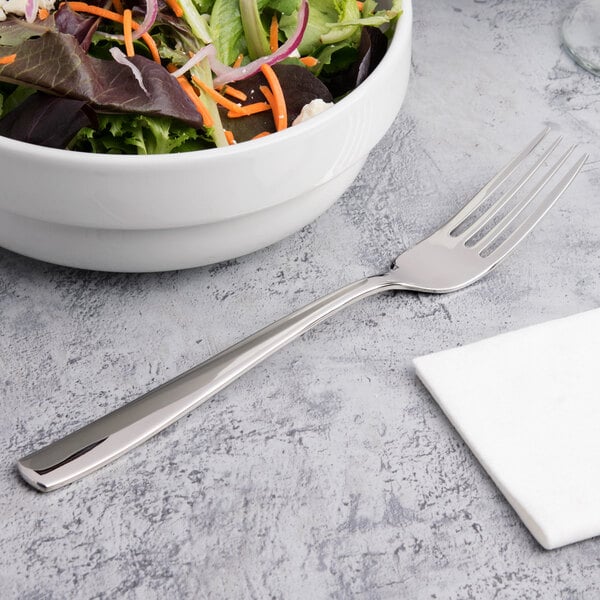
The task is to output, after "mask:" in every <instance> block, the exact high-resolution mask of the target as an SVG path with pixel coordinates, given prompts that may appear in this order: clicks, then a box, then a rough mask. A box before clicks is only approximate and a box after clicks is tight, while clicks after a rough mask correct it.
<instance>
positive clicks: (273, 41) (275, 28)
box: [269, 15, 279, 52]
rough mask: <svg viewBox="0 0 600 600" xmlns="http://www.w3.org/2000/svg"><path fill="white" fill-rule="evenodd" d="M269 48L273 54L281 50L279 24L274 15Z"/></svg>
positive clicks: (270, 28) (270, 29)
mask: <svg viewBox="0 0 600 600" xmlns="http://www.w3.org/2000/svg"><path fill="white" fill-rule="evenodd" d="M269 47H270V48H271V52H275V51H276V50H277V48H279V23H278V22H277V17H276V16H275V15H273V18H272V19H271V27H269Z"/></svg>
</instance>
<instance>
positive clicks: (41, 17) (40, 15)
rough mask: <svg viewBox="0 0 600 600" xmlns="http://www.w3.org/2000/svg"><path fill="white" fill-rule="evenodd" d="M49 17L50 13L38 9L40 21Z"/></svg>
mask: <svg viewBox="0 0 600 600" xmlns="http://www.w3.org/2000/svg"><path fill="white" fill-rule="evenodd" d="M49 15H50V13H49V12H48V11H47V10H46V9H45V8H40V9H38V19H39V20H40V21H43V20H44V19H47V18H48V16H49Z"/></svg>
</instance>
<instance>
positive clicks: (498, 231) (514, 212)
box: [472, 146, 575, 253]
mask: <svg viewBox="0 0 600 600" xmlns="http://www.w3.org/2000/svg"><path fill="white" fill-rule="evenodd" d="M573 150H575V146H571V147H570V148H569V149H568V150H567V151H566V152H565V153H564V154H563V155H562V156H561V157H560V158H559V159H558V161H557V162H556V163H555V164H554V165H553V166H552V167H551V168H550V170H549V171H548V172H547V173H546V174H545V175H544V177H543V178H542V179H541V180H540V181H539V182H538V183H537V185H536V186H535V187H534V188H533V190H531V192H530V193H529V194H528V195H527V196H526V197H525V198H523V199H522V200H521V201H520V202H518V203H517V204H516V205H515V206H514V207H513V208H512V209H511V210H510V211H509V212H508V213H507V214H506V215H505V216H504V217H503V218H502V219H501V220H500V221H499V222H498V223H497V224H496V225H495V226H494V227H492V229H490V230H489V231H488V232H487V233H486V234H485V235H484V236H483V237H482V238H481V239H480V240H479V241H478V242H477V243H476V244H473V246H472V247H473V248H474V249H475V250H478V251H479V252H480V253H481V252H485V251H486V249H487V248H489V247H490V246H491V245H492V244H493V243H494V242H495V241H496V240H497V239H498V237H499V236H500V235H502V233H504V232H505V231H506V230H507V229H508V227H510V225H511V224H512V223H513V222H514V220H515V219H516V218H517V217H518V216H519V215H520V214H521V213H522V212H523V211H524V210H525V209H526V208H527V207H528V206H529V205H530V204H531V203H532V202H533V200H534V199H535V198H536V197H537V195H538V194H539V193H540V192H541V191H542V189H544V187H545V186H546V184H547V183H548V182H549V181H550V180H551V179H552V177H554V175H555V174H556V173H557V171H558V170H559V169H560V168H561V167H562V166H563V164H564V163H565V161H566V160H567V158H569V156H571V154H572V153H573Z"/></svg>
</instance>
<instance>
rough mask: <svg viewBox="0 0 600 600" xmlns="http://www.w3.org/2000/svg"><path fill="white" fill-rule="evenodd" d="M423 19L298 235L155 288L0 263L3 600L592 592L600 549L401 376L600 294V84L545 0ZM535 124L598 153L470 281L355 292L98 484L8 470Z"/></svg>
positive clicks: (414, 228)
mask: <svg viewBox="0 0 600 600" xmlns="http://www.w3.org/2000/svg"><path fill="white" fill-rule="evenodd" d="M415 4H416V5H415V9H414V11H415V23H414V59H413V63H414V64H413V72H412V80H411V83H410V88H409V92H408V96H407V98H406V102H405V105H404V108H403V110H402V113H401V114H400V115H399V116H398V119H397V120H396V122H395V124H394V126H393V128H392V129H391V131H390V132H389V134H388V135H387V136H386V137H385V139H384V140H383V141H382V142H381V144H379V146H378V147H377V148H376V149H375V150H374V152H373V153H372V155H371V156H370V158H369V160H368V161H367V164H366V166H365V168H364V170H363V171H362V173H361V174H360V176H359V177H358V179H357V181H356V182H355V184H354V185H353V187H352V188H351V189H350V190H349V191H348V192H347V193H346V194H345V195H344V197H343V198H342V199H341V200H340V201H339V202H338V203H336V204H335V205H334V207H333V208H331V209H330V210H329V212H327V213H326V214H325V215H323V216H322V217H321V218H320V219H318V220H317V221H316V222H315V223H313V224H311V225H310V226H308V227H306V228H304V229H303V230H302V231H300V232H299V233H297V234H296V235H293V236H292V237H290V238H288V239H286V240H285V241H283V242H281V243H279V244H277V245H275V246H273V247H271V248H268V249H265V250H263V251H261V252H257V253H255V254H253V255H251V256H246V257H243V258H240V259H238V260H235V261H231V262H229V263H227V264H222V265H218V266H214V267H207V268H200V269H194V270H189V271H184V272H174V273H164V274H150V275H119V274H102V273H92V272H84V271H76V270H71V269H67V268H62V267H55V266H51V265H48V264H44V263H41V262H36V261H33V260H29V259H27V258H23V257H20V256H17V255H15V254H12V253H10V252H7V251H0V331H1V336H0V361H1V362H0V389H1V396H0V407H1V410H2V422H1V426H0V453H1V457H2V460H1V461H0V465H1V467H0V515H2V517H1V518H2V527H1V529H0V589H1V592H0V596H1V597H2V598H3V600H8V599H19V600H25V599H29V600H34V599H35V600H38V599H40V600H41V599H48V600H49V599H52V600H55V599H56V600H59V599H61V600H62V599H65V598H75V599H111V600H112V599H115V598H128V599H129V598H131V599H136V600H138V599H139V600H147V599H154V598H160V599H162V598H190V599H192V598H193V599H209V598H210V599H227V600H230V599H238V598H243V599H245V598H251V599H261V600H262V599H266V598H273V599H279V598H285V599H288V598H289V599H308V598H310V599H320V598H335V599H347V598H362V599H384V598H389V599H395V598H409V599H415V600H416V599H426V598H429V599H432V598H438V599H441V598H447V599H452V600H458V599H464V598H477V599H480V598H498V599H509V600H513V599H516V598H543V599H546V598H561V599H565V600H566V599H569V600H575V599H577V600H579V599H583V598H586V599H587V598H590V599H597V598H598V597H600V539H593V540H589V541H586V542H583V543H580V544H576V545H572V546H569V547H566V548H563V549H561V550H558V551H553V552H547V551H544V550H543V549H542V548H540V547H539V546H538V545H537V544H536V542H535V541H534V540H533V539H532V537H531V536H530V535H529V533H528V532H527V530H526V529H525V528H524V526H523V525H522V524H521V522H520V521H519V519H518V518H517V516H516V515H515V513H514V512H513V510H512V509H511V508H510V507H509V505H508V504H507V502H506V501H505V500H504V498H503V497H502V496H501V495H500V493H499V492H498V490H497V489H496V488H495V486H494V485H493V484H492V482H491V481H490V479H489V478H488V477H487V475H486V474H485V473H484V471H483V470H482V468H481V467H480V466H479V464H478V463H477V462H476V461H475V459H474V458H473V456H472V454H471V453H470V452H469V450H468V449H467V448H466V447H465V444H464V443H463V442H462V440H461V439H460V438H459V436H458V435H457V434H456V432H455V431H454V430H453V429H452V427H451V426H450V425H449V423H448V421H447V420H446V418H445V417H444V416H443V415H442V413H441V411H440V410H439V408H438V407H437V405H436V404H435V403H434V402H433V400H432V399H431V397H430V396H429V395H428V394H427V392H426V391H425V389H424V388H423V387H422V385H421V384H420V383H419V382H418V381H417V379H416V377H415V374H414V372H413V369H412V366H411V359H412V358H413V357H414V356H417V355H421V354H424V353H427V352H431V351H435V350H439V349H442V348H449V347H454V346H456V345H459V344H464V343H467V342H470V341H474V340H477V339H480V338H482V337H486V336H490V335H494V334H497V333H500V332H503V331H507V330H511V329H515V328H518V327H521V326H524V325H529V324H533V323H538V322H541V321H544V320H547V319H551V318H555V317H562V316H565V315H569V314H572V313H574V312H578V311H581V310H586V309H590V308H594V307H597V306H599V305H600V269H599V266H600V258H599V253H598V248H599V244H600V237H599V236H600V206H599V204H598V195H599V190H600V170H599V168H598V165H599V164H600V162H599V156H600V148H599V141H598V140H599V133H600V118H599V117H600V115H599V109H600V96H599V91H600V79H596V78H594V77H593V76H591V75H589V74H587V73H585V72H584V71H582V70H580V69H579V68H577V67H576V66H575V65H574V64H573V63H572V62H571V61H570V60H569V58H568V57H567V56H565V54H564V53H563V52H562V51H561V49H560V47H559V23H560V21H561V19H562V18H563V16H564V13H565V10H566V3H564V2H562V1H560V0H549V1H546V0H528V1H521V0H519V1H517V0H512V1H505V2H499V1H491V0H489V1H484V0H480V1H471V0H455V1H453V2H439V1H436V0H419V1H418V2H416V3H415ZM544 123H546V124H552V125H554V126H555V127H556V128H557V129H558V130H559V131H560V132H561V133H563V134H564V135H565V136H566V137H567V138H568V139H569V140H571V141H573V142H580V143H581V144H582V145H583V147H584V148H586V149H587V150H589V151H590V152H591V155H592V156H591V159H590V162H589V164H588V165H587V166H586V167H585V169H584V171H583V173H582V174H581V175H580V176H579V178H578V179H577V181H576V182H575V183H574V184H573V186H572V187H571V188H570V190H569V191H568V193H567V194H566V195H565V197H564V198H563V199H562V200H561V201H560V204H559V205H558V206H557V207H556V208H555V209H554V210H553V211H552V212H551V213H550V214H549V215H548V216H547V217H546V219H545V220H544V222H543V223H542V224H541V225H540V227H539V229H538V230H536V232H535V233H534V235H533V236H532V237H531V238H530V239H529V240H528V241H527V243H526V244H525V245H524V246H523V247H522V249H520V251H519V252H518V253H517V254H516V255H515V256H513V257H511V259H510V260H509V261H508V262H507V263H505V264H504V265H503V266H502V267H501V268H500V269H498V270H497V271H496V272H494V273H493V274H492V275H491V276H489V277H488V278H487V279H485V280H484V281H482V282H481V283H479V284H478V285H476V286H473V287H472V288H469V289H466V290H464V291H461V292H458V293H455V294H453V295H448V296H444V297H432V296H426V295H399V294H398V295H391V294H388V295H380V296H376V297H372V298H369V299H367V300H365V301H363V302H362V303H359V304H357V305H354V306H353V307H351V308H349V309H348V310H346V311H345V312H344V313H342V314H340V315H338V316H336V317H335V318H333V319H332V320H330V321H328V322H326V323H323V324H322V325H320V326H319V327H317V328H316V329H314V330H313V331H312V332H310V333H309V334H307V335H305V336H304V337H303V338H302V339H300V340H298V341H297V342H295V343H293V344H292V345H290V346H288V347H287V348H285V349H284V350H283V351H281V352H280V353H278V354H277V355H275V356H273V357H272V358H270V359H268V360H267V361H266V362H265V363H263V364H262V365H261V366H259V367H258V368H256V369H254V370H253V371H252V372H250V373H248V374H247V375H245V376H244V377H243V378H242V379H240V380H239V381H238V382H236V383H235V384H234V385H232V386H231V387H230V388H228V389H227V390H226V391H224V392H223V393H221V394H219V395H218V397H217V398H215V399H214V400H213V401H212V402H210V403H208V404H206V405H205V406H204V407H202V408H201V409H199V410H197V411H195V412H194V413H192V414H191V415H189V416H188V417H187V418H185V419H183V420H182V421H181V422H179V423H178V424H176V425H175V426H172V427H170V428H169V429H167V430H165V431H164V432H163V433H162V434H160V435H159V436H157V437H156V438H154V439H153V440H152V441H150V442H148V443H146V444H144V445H143V446H142V447H140V448H138V449H136V450H135V451H133V452H132V453H130V454H129V455H128V456H127V457H125V458H122V459H121V460H119V461H117V462H116V463H113V464H112V465H111V466H109V467H106V468H104V469H102V470H101V471H99V472H97V473H96V474H95V475H93V476H90V477H88V478H86V479H85V480H83V481H81V482H79V483H77V484H74V485H71V486H69V487H67V488H63V489H62V490H59V491H56V492H53V493H51V494H47V495H43V494H39V493H37V492H35V491H33V490H32V489H30V488H29V487H27V486H26V485H25V484H23V483H22V482H21V481H20V479H19V477H18V475H17V473H16V471H15V467H14V462H15V459H16V458H18V457H20V456H22V455H23V454H26V453H28V452H30V451H32V450H33V449H35V448H38V447H40V446H41V445H42V444H43V443H44V442H46V441H49V440H51V439H53V438H56V437H57V436H60V435H62V434H64V433H67V432H69V431H71V430H73V429H75V428H77V427H78V426H81V425H83V424H85V423H87V422H88V421H89V420H91V419H93V418H95V417H99V416H101V415H103V414H104V413H106V412H107V411H109V410H111V409H114V408H116V407H118V406H120V405H121V404H122V403H123V402H124V401H126V400H128V399H132V398H134V397H136V396H137V395H139V394H141V393H142V392H144V391H146V390H148V389H150V388H151V387H154V386H156V385H157V384H159V383H161V382H163V381H165V380H167V379H169V378H171V377H172V376H174V375H176V374H177V373H180V372H182V371H184V370H185V369H187V368H189V367H191V366H192V365H194V364H196V363H197V362H199V361H201V360H203V359H205V358H207V357H209V356H210V355H212V354H213V353H215V352H217V351H218V350H221V349H223V348H225V347H226V346H228V345H229V344H231V343H233V342H235V341H237V340H238V339H240V338H241V337H243V336H245V335H248V334H250V333H252V332H253V331H255V330H256V329H257V328H259V327H262V326H263V325H266V324H267V323H269V322H271V321H272V320H274V319H276V318H278V317H281V316H283V315H284V314H286V312H288V311H289V310H290V309H291V308H294V307H299V306H301V305H302V304H304V303H306V302H308V301H310V300H312V299H314V298H315V297H317V296H319V295H321V294H324V293H326V292H328V291H331V290H333V289H335V288H336V287H338V286H341V285H343V284H345V283H348V282H350V281H352V280H353V279H356V278H360V277H362V276H364V275H368V274H373V273H377V272H381V271H383V270H384V269H385V268H387V267H388V265H389V264H390V261H391V259H392V258H393V257H394V256H395V255H396V254H398V253H399V251H401V250H402V249H404V248H406V247H408V246H410V245H411V244H413V243H414V242H416V241H418V240H419V239H420V238H421V237H422V236H423V235H424V234H425V233H427V232H430V231H431V230H432V228H435V227H437V225H438V224H440V223H441V222H442V221H443V220H444V219H445V218H446V217H448V216H450V215H451V214H453V212H454V211H455V210H456V208H457V207H458V206H460V205H461V204H462V203H463V201H464V200H465V199H466V198H468V197H469V196H471V195H472V194H473V193H474V191H476V190H477V189H478V187H479V186H480V185H481V184H482V183H483V182H484V181H485V180H486V179H487V178H488V177H489V176H490V175H492V174H493V173H494V172H495V171H496V170H497V169H498V168H499V167H500V166H502V165H503V164H504V163H505V162H506V161H507V160H508V158H510V157H511V155H512V154H513V153H514V152H515V151H517V150H518V149H519V148H520V147H521V146H522V145H523V142H524V141H526V140H527V139H529V138H530V137H532V136H533V135H534V134H535V133H537V132H538V131H539V130H540V129H541V127H542V126H543V124H544Z"/></svg>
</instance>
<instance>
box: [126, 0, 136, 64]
mask: <svg viewBox="0 0 600 600" xmlns="http://www.w3.org/2000/svg"><path fill="white" fill-rule="evenodd" d="M131 22H132V19H131V9H130V8H126V9H125V10H124V11H123V38H124V40H125V54H127V56H129V57H131V56H135V51H134V49H133V35H132V33H133V32H132V29H131Z"/></svg>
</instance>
